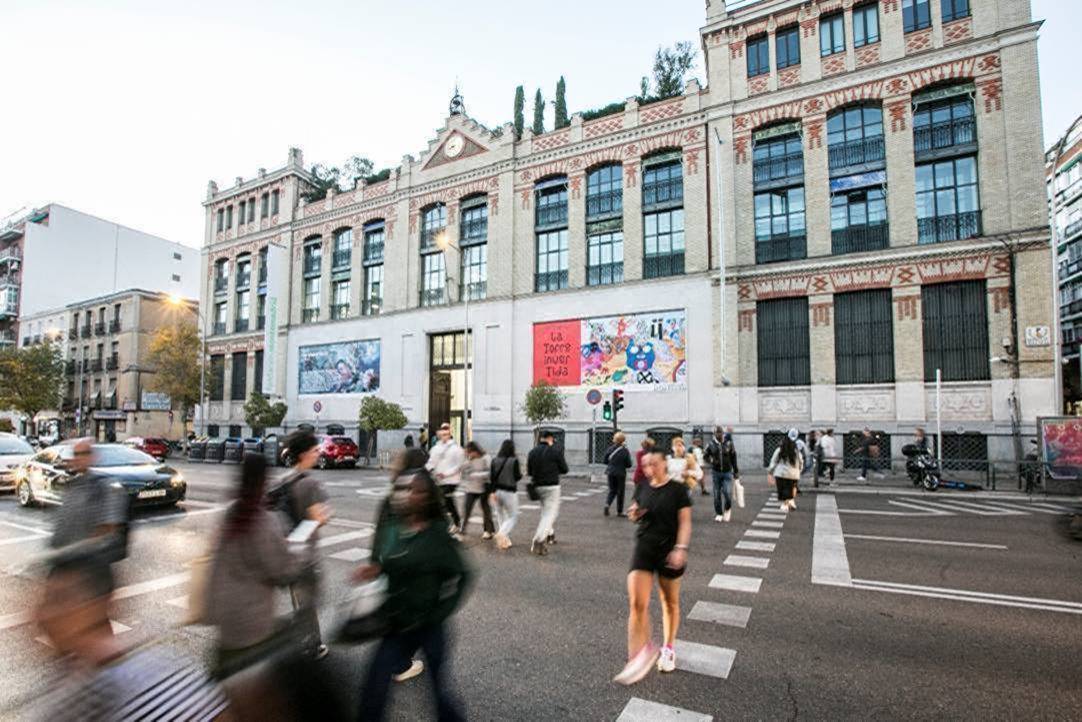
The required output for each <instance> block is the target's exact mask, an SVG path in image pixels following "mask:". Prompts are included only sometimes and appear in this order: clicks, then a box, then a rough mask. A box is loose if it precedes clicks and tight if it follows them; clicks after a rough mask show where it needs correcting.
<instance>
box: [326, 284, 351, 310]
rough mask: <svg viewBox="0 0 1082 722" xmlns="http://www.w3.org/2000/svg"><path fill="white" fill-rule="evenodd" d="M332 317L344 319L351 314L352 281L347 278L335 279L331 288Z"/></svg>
mask: <svg viewBox="0 0 1082 722" xmlns="http://www.w3.org/2000/svg"><path fill="white" fill-rule="evenodd" d="M331 296H332V298H331V318H333V319H342V318H346V317H348V316H349V296H350V283H349V279H348V278H345V279H342V280H340V281H335V282H334V285H333V286H332V288H331Z"/></svg>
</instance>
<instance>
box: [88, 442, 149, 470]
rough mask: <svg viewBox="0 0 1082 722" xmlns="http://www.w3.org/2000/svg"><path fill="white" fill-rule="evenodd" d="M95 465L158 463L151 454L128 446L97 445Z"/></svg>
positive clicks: (95, 448)
mask: <svg viewBox="0 0 1082 722" xmlns="http://www.w3.org/2000/svg"><path fill="white" fill-rule="evenodd" d="M94 453H95V454H96V456H97V458H96V459H94V466H136V465H138V464H157V463H158V462H157V460H155V459H154V457H153V456H150V455H149V454H144V453H143V452H142V451H139V450H138V449H131V448H128V447H127V446H96V447H94Z"/></svg>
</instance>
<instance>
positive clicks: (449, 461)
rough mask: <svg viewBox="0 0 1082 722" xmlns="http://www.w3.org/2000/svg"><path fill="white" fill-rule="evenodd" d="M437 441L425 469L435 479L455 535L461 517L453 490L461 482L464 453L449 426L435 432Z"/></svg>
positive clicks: (460, 526)
mask: <svg viewBox="0 0 1082 722" xmlns="http://www.w3.org/2000/svg"><path fill="white" fill-rule="evenodd" d="M436 438H437V439H439V441H437V442H436V445H435V446H433V447H432V451H431V453H429V455H428V463H427V464H425V467H426V468H427V469H428V470H429V471H431V472H432V475H433V476H434V477H436V483H437V484H439V485H440V491H442V492H443V504H444V508H446V510H447V515H448V516H449V517H451V533H452V534H457V533H458V532H459V530H460V529H461V528H462V517H461V516H460V515H459V513H458V507H456V506H455V490H456V489H458V484H459V482H460V481H462V467H463V466H464V465H465V464H466V452H465V451H463V450H462V447H461V446H459V445H458V442H457V441H455V439H454V437H453V436H451V425H450V424H443V425H442V426H440V429H439V431H437V432H436Z"/></svg>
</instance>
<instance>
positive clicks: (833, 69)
mask: <svg viewBox="0 0 1082 722" xmlns="http://www.w3.org/2000/svg"><path fill="white" fill-rule="evenodd" d="M844 72H845V53H834V54H833V55H830V56H828V57H826V58H823V77H824V78H825V77H828V76H831V75H837V74H838V73H844Z"/></svg>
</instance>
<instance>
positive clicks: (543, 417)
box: [520, 381, 567, 432]
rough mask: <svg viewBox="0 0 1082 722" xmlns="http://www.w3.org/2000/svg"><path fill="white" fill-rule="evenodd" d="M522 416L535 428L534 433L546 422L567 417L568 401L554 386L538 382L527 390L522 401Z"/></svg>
mask: <svg viewBox="0 0 1082 722" xmlns="http://www.w3.org/2000/svg"><path fill="white" fill-rule="evenodd" d="M520 408H521V410H522V415H523V416H525V417H526V420H527V421H529V422H530V423H531V424H533V426H534V431H535V432H536V431H537V428H538V427H540V426H541V425H542V424H544V423H545V422H546V421H555V420H556V419H562V418H563V417H564V416H566V415H567V399H566V398H564V395H563V394H562V393H560V390H559V389H557V388H556V387H555V386H553V385H552V384H550V383H548V382H547V381H538V382H537V383H535V384H534V385H533V386H531V387H530V388H529V389H527V390H526V397H525V398H524V399H523V400H522V406H521V407H520Z"/></svg>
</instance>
